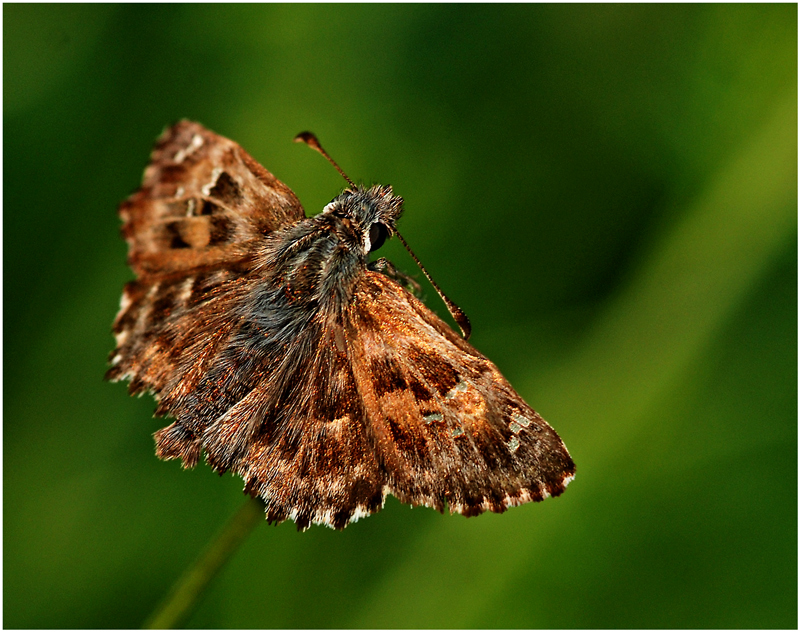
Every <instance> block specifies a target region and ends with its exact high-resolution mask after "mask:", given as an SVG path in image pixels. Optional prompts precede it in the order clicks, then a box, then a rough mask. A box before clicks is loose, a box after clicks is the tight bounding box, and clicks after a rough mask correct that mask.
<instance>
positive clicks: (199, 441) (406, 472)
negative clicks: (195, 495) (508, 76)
mask: <svg viewBox="0 0 800 632" xmlns="http://www.w3.org/2000/svg"><path fill="white" fill-rule="evenodd" d="M298 139H299V140H302V141H304V142H306V143H308V144H309V145H311V146H312V147H314V148H315V149H317V150H318V151H320V153H322V154H323V155H324V156H326V157H327V158H328V159H329V160H330V158H329V157H328V156H327V154H326V153H325V152H324V151H323V150H322V148H321V147H320V146H319V143H318V142H317V141H316V138H314V136H313V135H312V134H309V133H305V134H301V135H300V136H299V137H298ZM331 162H333V161H332V160H331ZM333 164H334V166H336V168H337V169H339V167H338V166H337V165H336V164H335V163H333ZM339 171H340V173H342V175H344V172H342V171H341V169H339ZM345 178H346V179H347V180H348V182H349V183H350V185H351V186H350V187H349V188H347V189H345V190H344V192H343V193H341V194H340V195H339V196H337V197H336V198H335V199H334V200H333V201H332V202H331V203H330V204H328V205H327V206H326V207H325V208H324V209H323V210H322V212H321V213H320V214H318V215H316V216H314V217H306V216H305V213H304V211H303V207H302V206H301V205H300V202H299V201H298V199H297V198H296V197H295V195H294V193H292V191H291V190H290V189H289V188H288V187H287V186H286V185H285V184H283V183H282V182H280V181H279V180H278V179H276V178H275V176H273V175H272V174H271V173H270V172H269V171H267V170H266V169H265V168H264V167H262V166H261V165H259V164H258V163H257V162H256V161H255V160H254V159H253V158H252V157H250V156H249V155H248V154H247V153H246V152H245V151H244V150H243V149H242V148H241V147H240V146H239V145H237V144H236V143H234V142H233V141H230V140H228V139H226V138H223V137H221V136H217V135H216V134H214V133H212V132H210V131H209V130H207V129H205V128H204V127H202V126H201V125H199V124H198V123H193V122H189V121H181V122H180V123H178V124H176V125H175V126H173V127H172V128H170V129H168V130H167V131H165V132H164V134H163V135H162V136H161V137H160V138H159V140H158V141H157V144H156V146H155V149H154V151H153V154H152V159H151V162H150V165H149V166H148V167H147V169H146V170H145V173H144V181H143V183H142V186H141V188H140V189H139V190H138V191H136V192H135V193H134V194H133V195H132V196H131V197H130V198H128V199H127V200H126V201H125V202H123V203H122V205H121V206H120V215H121V216H122V219H123V220H124V226H123V228H122V233H123V235H124V237H125V239H126V240H127V242H128V245H129V256H128V262H129V264H130V266H131V268H132V269H133V270H134V272H135V273H136V277H137V278H136V280H135V281H131V282H129V283H128V284H127V285H126V286H125V289H124V292H123V295H122V304H121V309H120V311H119V314H118V315H117V318H116V321H115V322H114V333H115V334H116V343H117V347H116V349H115V350H114V351H113V352H112V353H111V356H110V362H111V365H112V368H111V369H110V370H109V371H108V374H107V377H108V378H109V379H111V380H113V381H117V380H130V392H131V393H141V392H144V391H149V392H151V393H153V394H154V396H155V398H156V400H157V401H158V407H157V409H156V415H158V416H162V415H169V416H171V417H173V418H174V419H175V422H174V423H173V424H172V425H170V426H168V427H166V428H163V429H162V430H159V431H158V432H157V433H156V434H155V439H156V444H157V445H156V453H157V455H158V456H159V458H162V459H176V458H180V459H181V460H182V461H183V466H184V467H185V468H190V467H194V466H195V465H196V464H197V462H198V460H199V458H200V454H201V452H205V455H206V460H207V461H208V463H209V464H210V465H211V467H213V468H214V469H215V470H216V471H218V472H220V473H222V472H225V471H228V470H230V471H233V472H235V473H237V474H238V475H240V476H241V477H242V478H243V479H244V480H245V483H246V485H245V491H246V492H247V493H249V494H251V495H252V496H254V497H260V498H261V499H262V500H263V501H264V503H265V505H266V515H267V519H268V520H269V521H270V522H280V521H283V520H285V519H287V518H291V519H292V520H294V521H295V522H296V523H297V526H298V528H300V529H305V528H307V527H308V526H309V524H311V523H318V524H326V525H328V526H331V527H334V528H336V529H342V528H344V527H345V526H346V525H347V524H348V523H350V522H353V521H355V520H357V519H358V518H360V517H362V516H366V515H368V514H370V513H372V512H374V511H377V510H379V509H380V508H381V507H382V506H383V503H384V500H385V498H386V495H387V494H393V495H394V496H396V497H397V498H399V499H400V500H401V501H402V502H405V503H410V504H412V505H425V506H428V507H433V508H435V509H437V510H438V511H440V512H443V511H444V508H445V507H448V508H449V510H450V512H451V513H453V512H458V513H461V514H464V515H465V516H474V515H477V514H480V513H482V512H483V511H486V510H490V511H494V512H498V513H499V512H503V511H505V510H506V509H507V508H508V507H510V506H514V505H519V504H522V503H526V502H529V501H532V500H542V499H544V498H546V497H548V496H557V495H559V494H560V493H561V492H562V491H564V488H565V487H566V485H567V484H568V483H569V482H570V481H571V480H572V478H573V476H574V472H575V465H574V464H573V462H572V459H571V458H570V456H569V453H568V452H567V449H566V447H565V446H564V444H563V443H562V441H561V439H560V438H559V437H558V435H557V434H556V432H555V431H554V430H553V429H552V428H551V427H550V426H549V425H548V424H547V423H546V422H545V421H544V420H543V419H542V418H541V417H540V416H539V415H538V414H537V413H536V412H535V411H534V410H532V409H531V408H530V406H528V405H527V404H526V403H525V402H524V401H523V400H522V398H521V397H520V396H519V395H518V394H517V392H516V391H514V389H513V388H511V386H510V385H509V383H508V382H507V381H506V380H505V378H503V376H502V375H501V374H500V372H499V371H498V370H497V367H495V365H494V364H492V363H491V362H490V361H489V360H488V359H487V358H485V357H484V356H482V355H481V354H480V353H478V351H476V350H475V349H474V348H473V347H472V346H471V345H470V344H468V343H467V342H466V341H465V340H464V339H462V338H461V337H460V336H458V335H457V334H456V333H454V332H453V331H452V330H451V329H450V327H449V326H448V325H447V324H445V323H444V322H443V321H442V320H441V319H439V318H438V317H437V316H436V315H435V314H434V313H433V312H432V311H431V310H429V309H428V308H427V307H426V306H425V305H424V304H423V303H422V302H421V301H420V300H418V299H417V298H416V297H415V296H414V295H413V294H412V293H411V292H409V291H408V290H407V289H406V288H407V287H408V286H409V285H410V283H409V281H408V277H405V275H402V274H400V273H399V272H397V271H396V270H395V269H394V267H393V266H392V265H391V264H390V263H389V262H388V261H386V260H385V259H380V260H378V261H375V262H372V263H368V259H369V254H370V252H373V251H375V250H377V249H378V248H379V247H380V246H381V244H382V243H383V242H384V240H385V239H387V238H389V237H392V236H394V235H397V236H398V238H399V239H400V240H401V241H403V243H404V244H405V240H403V239H402V237H401V236H400V235H399V233H398V232H397V228H396V226H395V224H396V222H397V220H398V219H399V217H400V215H401V214H402V212H403V200H402V198H400V197H398V196H396V195H394V194H393V192H392V189H391V187H388V186H380V185H376V186H372V187H370V188H364V187H362V186H357V185H355V184H353V183H352V181H350V180H349V178H347V176H345ZM409 252H410V251H409ZM412 256H413V255H412ZM415 259H416V257H415ZM423 272H424V268H423ZM425 274H426V275H427V272H426V273H425ZM434 286H435V284H434ZM437 291H438V288H437ZM440 294H441V292H440ZM442 298H443V299H444V300H445V302H446V304H447V306H448V309H449V310H450V312H451V314H452V315H453V317H454V318H455V319H456V321H457V322H458V324H459V326H460V327H461V328H462V331H463V332H464V335H465V337H466V336H468V334H469V321H468V320H467V319H466V316H464V315H463V313H462V312H461V310H459V309H458V308H457V307H456V306H455V305H454V304H453V303H452V302H451V301H449V300H448V299H446V297H444V295H443V294H442Z"/></svg>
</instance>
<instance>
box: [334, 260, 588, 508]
mask: <svg viewBox="0 0 800 632" xmlns="http://www.w3.org/2000/svg"><path fill="white" fill-rule="evenodd" d="M348 314H349V323H348V324H349V327H350V330H351V331H352V332H354V334H353V335H351V336H350V337H349V339H350V340H352V341H353V350H352V358H353V363H354V370H355V372H356V375H357V376H359V387H360V393H361V396H362V398H363V400H364V402H365V406H366V407H367V409H368V411H369V414H370V420H371V423H372V425H373V427H374V428H375V430H374V432H375V434H376V436H377V437H378V443H379V446H380V449H381V455H382V458H383V463H384V466H385V468H386V470H387V473H388V476H389V485H390V489H391V492H392V494H394V495H396V496H397V497H398V498H400V499H401V500H402V501H404V502H408V503H411V504H422V505H428V506H432V507H435V508H437V509H439V510H441V509H442V508H443V506H444V504H445V503H447V504H448V505H449V506H450V510H451V511H456V512H459V513H464V514H466V515H474V514H477V513H481V512H482V511H485V510H487V509H488V510H492V511H504V510H505V509H506V508H507V507H509V506H511V505H517V504H520V503H522V502H527V501H529V500H541V499H543V498H545V497H547V496H555V495H558V494H560V493H561V492H562V491H563V489H564V487H565V486H566V484H567V483H568V482H569V480H570V479H571V477H572V475H573V473H574V465H573V463H572V460H571V459H570V457H569V453H568V452H567V450H566V448H565V447H564V444H563V443H562V441H561V439H560V438H559V437H558V435H557V434H556V433H555V431H554V430H553V429H552V428H551V427H550V426H549V425H548V424H547V423H546V422H545V421H544V420H543V419H542V418H541V417H540V416H539V415H538V414H537V413H536V412H535V411H533V410H532V409H531V408H530V407H529V406H528V405H527V404H525V402H524V401H523V400H522V398H521V397H520V396H519V395H518V394H517V393H516V391H514V389H513V388H512V387H511V386H510V385H509V383H508V382H507V381H506V380H505V378H504V377H503V376H502V375H501V374H500V372H499V371H498V370H497V367H495V365H494V364H492V363H491V362H490V361H489V360H488V359H487V358H485V357H484V356H482V355H481V354H480V353H479V352H478V351H476V350H475V349H474V348H473V347H472V346H471V345H469V343H467V342H466V341H464V340H463V339H461V338H459V337H458V336H457V335H456V334H454V333H453V332H452V330H451V329H450V328H449V327H448V326H447V325H446V324H445V323H444V322H442V321H441V320H440V319H439V318H438V317H437V316H436V315H435V314H433V313H432V312H431V311H430V310H429V309H428V308H427V307H425V305H424V304H423V303H421V302H420V301H419V300H418V299H417V298H415V297H414V296H412V295H411V294H409V293H408V292H407V291H405V290H404V289H403V288H401V287H400V286H399V285H398V284H397V283H395V282H394V281H392V280H391V279H388V278H386V277H384V276H382V275H380V274H377V273H374V272H368V273H366V274H364V275H363V276H362V277H361V279H360V281H359V283H358V285H357V287H356V291H355V296H354V300H353V302H352V304H351V306H350V309H349V311H348ZM355 332H357V335H356V333H355Z"/></svg>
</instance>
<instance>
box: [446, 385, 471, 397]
mask: <svg viewBox="0 0 800 632" xmlns="http://www.w3.org/2000/svg"><path fill="white" fill-rule="evenodd" d="M467 388H469V386H468V384H467V383H466V382H459V383H458V384H456V385H455V386H454V387H453V388H451V389H450V390H449V391H448V392H447V395H445V396H444V397H445V399H453V398H454V397H455V396H456V395H458V394H459V393H463V392H464V391H466V390H467Z"/></svg>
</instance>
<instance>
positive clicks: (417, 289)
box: [367, 257, 422, 298]
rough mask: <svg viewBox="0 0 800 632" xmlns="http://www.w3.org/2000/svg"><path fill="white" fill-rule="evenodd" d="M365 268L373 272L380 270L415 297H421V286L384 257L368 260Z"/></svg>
mask: <svg viewBox="0 0 800 632" xmlns="http://www.w3.org/2000/svg"><path fill="white" fill-rule="evenodd" d="M367 268H368V269H370V270H372V271H373V272H380V273H381V274H384V275H386V276H387V277H389V278H390V279H392V280H394V281H397V282H398V283H399V284H400V285H402V286H403V287H404V288H405V289H406V290H408V291H409V292H411V293H412V294H413V295H414V296H416V297H417V298H421V297H422V286H421V285H420V284H419V283H417V280H416V279H414V278H413V277H411V276H409V275H408V274H406V273H405V272H400V270H398V269H397V268H396V267H395V266H394V264H393V263H392V262H391V261H389V260H388V259H387V258H386V257H381V258H380V259H376V260H375V261H370V262H369V263H368V264H367Z"/></svg>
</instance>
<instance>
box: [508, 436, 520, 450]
mask: <svg viewBox="0 0 800 632" xmlns="http://www.w3.org/2000/svg"><path fill="white" fill-rule="evenodd" d="M506 445H507V446H508V450H509V452H512V453H513V452H516V451H517V448H519V439H517V438H516V437H511V441H509V442H508V443H507V444H506Z"/></svg>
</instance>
